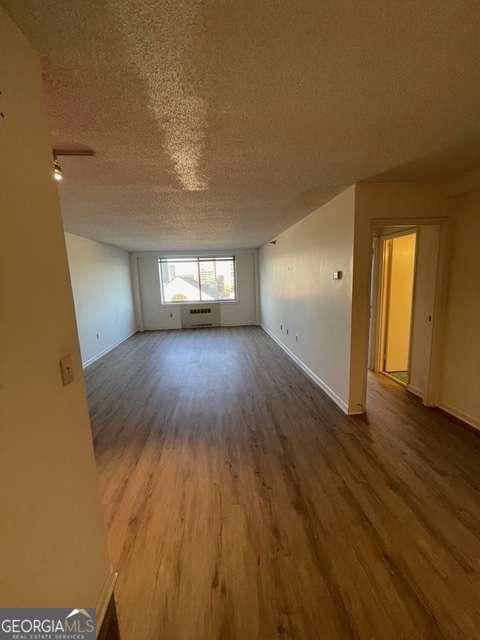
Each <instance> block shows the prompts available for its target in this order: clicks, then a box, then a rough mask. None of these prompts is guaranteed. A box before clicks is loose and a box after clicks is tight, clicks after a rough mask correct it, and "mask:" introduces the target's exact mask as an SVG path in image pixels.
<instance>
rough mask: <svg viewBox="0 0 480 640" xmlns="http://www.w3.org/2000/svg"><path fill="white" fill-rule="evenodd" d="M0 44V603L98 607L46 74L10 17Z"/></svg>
mask: <svg viewBox="0 0 480 640" xmlns="http://www.w3.org/2000/svg"><path fill="white" fill-rule="evenodd" d="M0 42H1V43H2V55H1V56H0V78H1V79H2V80H1V82H2V85H1V89H2V95H1V96H0V101H1V110H2V111H3V112H4V114H5V118H3V119H2V120H1V121H0V147H1V150H2V152H1V153H0V176H1V178H0V180H1V188H0V193H1V195H0V199H1V209H2V210H1V219H2V254H1V255H2V260H1V283H0V290H1V304H0V309H1V334H0V340H1V344H0V353H1V355H2V361H1V369H0V374H1V380H0V406H1V420H0V425H1V431H2V433H1V442H2V446H1V454H0V455H1V461H0V504H1V510H2V513H1V545H0V567H1V569H0V602H1V605H2V606H4V607H6V606H11V607H13V606H15V607H25V606H31V607H33V606H35V607H42V606H50V607H72V606H76V607H94V606H95V605H96V604H97V603H98V599H99V596H100V593H101V590H102V588H103V585H104V584H105V580H106V579H107V576H108V575H109V563H108V561H107V557H106V552H105V535H104V530H103V522H102V514H101V509H100V504H99V497H98V492H97V478H96V469H95V462H94V457H93V451H92V439H91V433H90V425H89V417H88V411H87V404H86V400H85V389H84V380H83V375H82V367H81V362H80V352H79V347H78V339H77V334H76V329H75V319H74V310H73V301H72V293H71V288H70V282H69V277H68V266H67V257H66V252H65V240H64V234H63V229H62V221H61V216H60V209H59V204H58V197H57V193H56V189H55V185H54V183H53V181H52V179H51V148H50V140H49V135H48V130H47V125H46V119H45V114H44V109H43V99H42V88H41V79H40V69H39V64H38V58H37V55H36V54H34V52H33V51H32V49H31V48H30V46H29V45H28V43H27V42H26V40H25V38H24V37H23V35H22V34H21V33H20V32H19V31H18V29H17V28H16V27H15V26H14V24H13V23H12V22H11V20H10V19H9V18H8V17H7V16H6V14H5V13H4V12H3V10H1V9H0ZM69 353H70V354H72V357H73V365H74V371H75V381H74V382H73V383H72V384H70V385H69V386H67V387H62V383H61V379H60V372H59V364H58V362H59V358H60V357H62V356H63V355H65V354H69Z"/></svg>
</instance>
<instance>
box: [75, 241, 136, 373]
mask: <svg viewBox="0 0 480 640" xmlns="http://www.w3.org/2000/svg"><path fill="white" fill-rule="evenodd" d="M65 240H66V245H67V255H68V266H69V269H70V278H71V281H72V289H73V299H74V302H75V315H76V319H77V327H78V336H79V339H80V351H81V354H82V363H83V365H84V366H86V365H88V364H90V363H91V362H93V361H94V360H96V359H97V358H99V357H100V356H101V355H103V354H105V353H107V352H108V351H110V350H111V349H113V348H114V347H115V346H116V345H118V344H119V343H120V342H122V341H123V340H126V339H127V338H128V337H129V336H131V335H132V334H133V333H135V330H136V324H135V312H134V308H133V296H132V281H131V277H130V258H129V254H128V251H124V250H123V249H119V248H118V247H113V246H112V245H110V244H104V243H103V242H96V241H95V240H89V239H87V238H82V237H80V236H76V235H73V234H71V233H66V234H65Z"/></svg>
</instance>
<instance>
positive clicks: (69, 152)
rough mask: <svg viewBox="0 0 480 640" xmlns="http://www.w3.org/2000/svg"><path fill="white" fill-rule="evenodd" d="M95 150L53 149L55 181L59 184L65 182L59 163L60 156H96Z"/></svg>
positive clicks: (53, 174)
mask: <svg viewBox="0 0 480 640" xmlns="http://www.w3.org/2000/svg"><path fill="white" fill-rule="evenodd" d="M94 155H95V152H94V151H93V149H53V171H52V176H53V179H54V180H56V181H57V182H61V181H62V180H63V170H62V167H61V166H60V163H59V162H58V160H57V158H58V156H94Z"/></svg>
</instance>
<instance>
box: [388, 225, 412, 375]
mask: <svg viewBox="0 0 480 640" xmlns="http://www.w3.org/2000/svg"><path fill="white" fill-rule="evenodd" d="M416 239H417V234H416V231H414V232H409V233H401V234H399V235H395V236H392V237H388V238H384V239H383V251H384V261H383V262H384V269H383V274H382V288H383V290H384V295H383V296H382V302H383V307H384V308H383V309H382V318H383V324H384V329H383V349H382V350H383V354H382V358H381V363H382V368H381V371H382V373H384V374H386V375H388V376H390V377H391V378H393V379H394V380H396V381H397V382H399V383H400V384H403V385H405V386H406V385H408V383H409V381H410V349H411V333H412V308H413V289H414V281H415V255H416Z"/></svg>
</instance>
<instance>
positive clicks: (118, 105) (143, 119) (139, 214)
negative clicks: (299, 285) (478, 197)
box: [3, 0, 480, 250]
mask: <svg viewBox="0 0 480 640" xmlns="http://www.w3.org/2000/svg"><path fill="white" fill-rule="evenodd" d="M3 3H4V5H5V6H6V8H7V10H8V11H9V12H10V14H11V15H12V17H13V18H14V20H15V21H16V22H17V24H18V25H19V26H20V28H21V29H23V31H24V32H25V33H26V35H27V37H28V38H29V39H30V40H31V41H32V43H33V45H34V46H35V47H36V48H37V49H38V50H39V51H40V52H41V54H42V55H43V64H44V75H45V82H46V89H47V101H48V111H49V117H50V122H51V130H52V136H53V141H54V144H55V145H58V146H66V145H79V146H86V147H88V148H92V149H93V150H94V151H95V154H96V155H95V157H94V158H88V157H87V158H64V159H62V165H63V168H64V172H65V176H66V179H65V180H64V182H63V183H62V184H61V185H60V196H61V202H62V208H63V213H64V218H65V226H66V228H67V229H68V230H69V231H71V232H73V233H78V234H80V235H84V236H87V237H92V238H96V239H98V240H102V241H106V242H110V243H112V244H116V245H119V246H123V247H125V248H128V249H137V250H138V249H154V250H155V249H162V248H168V249H189V248H199V249H200V248H214V247H218V248H219V247H223V248H227V247H228V248H230V247H246V246H258V245H260V244H262V243H263V242H264V241H266V240H269V239H270V238H272V237H274V236H275V235H276V234H277V233H278V232H279V231H280V230H282V229H284V228H285V227H286V226H288V225H289V224H291V223H293V222H295V221H296V220H298V219H299V218H301V217H303V216H304V215H306V214H307V213H308V212H309V211H311V210H312V209H313V208H315V207H316V206H318V205H319V204H322V203H323V202H325V201H326V200H327V199H328V198H329V197H331V195H332V194H334V193H336V192H338V191H339V190H340V189H341V188H342V187H344V186H347V185H349V184H351V183H353V182H355V181H358V180H362V179H366V178H368V177H369V176H373V175H376V174H382V173H384V172H388V171H390V170H391V169H393V168H394V167H396V166H399V165H406V166H407V175H408V176H410V177H413V178H415V175H416V169H415V167H416V165H415V162H414V163H413V165H412V164H411V162H412V161H416V159H418V158H425V157H430V156H431V157H433V158H436V157H437V155H436V154H438V152H439V151H440V150H442V149H443V148H454V149H462V148H463V145H467V147H468V143H469V141H470V140H474V139H478V137H479V136H480V46H479V36H478V34H479V33H480V5H479V3H478V2H477V1H473V0H472V1H471V0H459V1H456V0H432V1H430V0H421V1H419V0H401V1H399V0H381V1H380V0H378V1H373V0H370V1H368V0H365V1H356V0H348V1H346V0H326V1H323V2H322V1H320V0H311V1H307V0H304V1H301V0H299V1H297V2H291V1H286V0H285V1H280V0H278V1H276V2H275V1H273V0H270V1H261V0H251V1H249V0H237V1H235V2H233V1H232V2H218V1H215V2H214V1H213V0H212V1H208V0H203V1H201V0H191V1H186V0H183V1H182V0H169V1H166V0H148V1H147V0H103V1H99V0H64V1H59V0H22V1H21V2H19V1H18V0H6V1H4V2H3ZM473 155H475V154H473ZM460 156H461V157H458V153H457V154H455V153H454V154H453V160H452V158H451V161H452V162H454V163H455V162H457V163H458V165H459V169H461V168H464V165H465V163H467V164H468V162H470V160H469V161H465V160H464V158H463V156H462V154H460ZM429 166H430V165H428V163H427V169H425V167H424V165H423V164H421V166H420V168H421V169H422V167H423V169H422V171H424V173H425V175H428V177H432V172H433V177H435V166H433V168H431V169H430V170H429V169H428V167H429ZM442 166H443V165H442ZM412 167H413V168H412ZM467 168H468V167H467ZM451 172H454V170H453V171H451ZM386 175H387V176H388V175H389V174H388V173H387V174H386ZM392 175H393V176H395V174H392ZM402 175H403V174H402Z"/></svg>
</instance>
